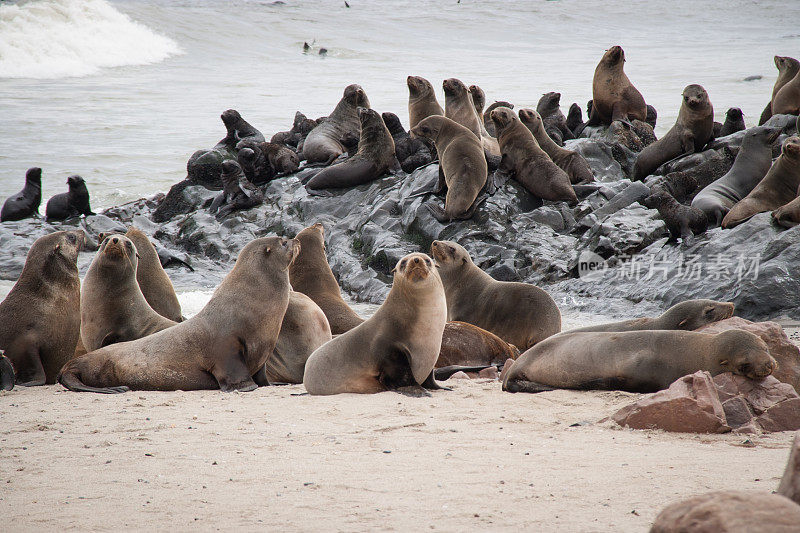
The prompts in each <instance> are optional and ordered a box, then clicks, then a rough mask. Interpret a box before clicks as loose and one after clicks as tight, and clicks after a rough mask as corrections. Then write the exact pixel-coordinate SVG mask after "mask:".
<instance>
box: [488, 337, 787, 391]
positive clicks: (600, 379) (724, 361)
mask: <svg viewBox="0 0 800 533" xmlns="http://www.w3.org/2000/svg"><path fill="white" fill-rule="evenodd" d="M776 367H777V363H776V362H775V359H773V358H772V356H770V354H769V350H768V349H767V345H766V344H765V343H764V341H762V340H761V339H760V338H759V337H758V336H757V335H754V334H753V333H750V332H748V331H744V330H736V329H732V330H728V331H723V332H722V333H718V334H716V335H710V334H708V333H698V332H695V331H664V330H654V331H623V332H618V331H615V332H610V331H600V332H580V333H565V334H563V335H556V336H555V337H551V338H549V339H546V340H544V341H542V342H540V343H539V344H537V345H536V346H534V347H533V348H531V349H530V350H528V351H527V352H525V353H523V354H522V355H520V356H519V359H517V360H516V361H515V362H514V366H512V367H511V369H510V370H509V371H508V373H507V374H506V376H505V379H504V380H503V390H504V391H508V392H543V391H548V390H553V389H578V390H624V391H629V392H656V391H659V390H662V389H666V388H667V387H669V386H670V384H671V383H672V382H673V381H675V380H676V379H679V378H681V377H683V376H685V375H687V374H693V373H695V372H697V371H698V370H706V371H708V372H710V373H711V375H717V374H720V373H722V372H733V373H734V374H739V375H743V376H747V377H749V378H750V379H763V378H765V377H766V376H768V375H770V374H771V373H772V371H773V370H774V369H775V368H776Z"/></svg>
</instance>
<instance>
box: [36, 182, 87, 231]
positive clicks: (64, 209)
mask: <svg viewBox="0 0 800 533" xmlns="http://www.w3.org/2000/svg"><path fill="white" fill-rule="evenodd" d="M67 186H68V187H69V191H68V192H64V193H61V194H56V195H55V196H53V197H52V198H50V200H48V201H47V206H46V207H45V216H46V217H47V220H66V219H68V218H72V217H77V216H80V215H86V216H89V215H94V213H92V208H91V207H89V190H88V189H87V188H86V182H85V181H84V179H83V178H82V177H80V176H78V175H74V176H70V177H68V178H67Z"/></svg>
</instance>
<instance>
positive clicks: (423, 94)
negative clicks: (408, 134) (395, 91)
mask: <svg viewBox="0 0 800 533" xmlns="http://www.w3.org/2000/svg"><path fill="white" fill-rule="evenodd" d="M406 85H408V124H409V129H411V128H413V127H414V126H416V125H417V124H419V123H420V121H422V120H423V119H425V118H428V117H429V116H431V115H442V116H444V109H442V106H440V105H439V102H438V101H437V100H436V93H435V92H433V85H431V82H429V81H428V80H426V79H425V78H420V77H419V76H409V77H408V78H406Z"/></svg>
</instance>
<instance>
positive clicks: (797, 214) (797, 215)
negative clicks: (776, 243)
mask: <svg viewBox="0 0 800 533" xmlns="http://www.w3.org/2000/svg"><path fill="white" fill-rule="evenodd" d="M772 220H774V221H775V223H777V224H778V225H781V226H783V227H785V228H793V227H795V226H797V225H798V224H800V188H798V189H797V198H795V199H794V200H792V201H791V202H789V203H788V204H786V205H784V206H781V207H779V208H778V209H776V210H775V211H773V212H772Z"/></svg>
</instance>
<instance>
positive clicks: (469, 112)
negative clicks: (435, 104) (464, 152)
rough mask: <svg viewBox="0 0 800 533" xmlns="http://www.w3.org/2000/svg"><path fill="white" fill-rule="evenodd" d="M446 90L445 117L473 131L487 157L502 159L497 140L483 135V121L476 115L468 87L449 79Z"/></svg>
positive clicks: (445, 81) (444, 85) (443, 87)
mask: <svg viewBox="0 0 800 533" xmlns="http://www.w3.org/2000/svg"><path fill="white" fill-rule="evenodd" d="M442 89H444V116H445V117H447V118H449V119H450V120H453V121H455V122H458V123H459V124H461V125H462V126H464V127H465V128H467V129H468V130H469V131H471V132H472V133H473V134H474V135H475V136H476V137H477V138H478V139H479V140H480V141H481V146H482V147H483V151H484V152H485V154H486V156H487V157H500V146H499V144H498V143H497V139H495V138H494V137H491V136H489V134H488V133H487V134H486V135H484V134H483V129H482V128H481V121H480V120H479V119H478V114H477V113H475V104H474V103H473V102H472V96H471V95H470V94H469V90H468V89H467V86H466V85H464V82H462V81H461V80H459V79H456V78H448V79H446V80H444V82H442Z"/></svg>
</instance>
